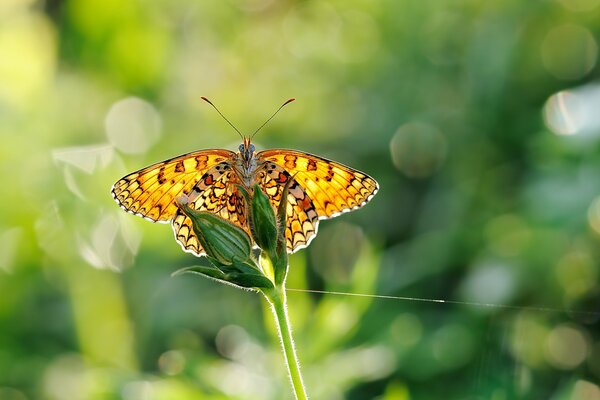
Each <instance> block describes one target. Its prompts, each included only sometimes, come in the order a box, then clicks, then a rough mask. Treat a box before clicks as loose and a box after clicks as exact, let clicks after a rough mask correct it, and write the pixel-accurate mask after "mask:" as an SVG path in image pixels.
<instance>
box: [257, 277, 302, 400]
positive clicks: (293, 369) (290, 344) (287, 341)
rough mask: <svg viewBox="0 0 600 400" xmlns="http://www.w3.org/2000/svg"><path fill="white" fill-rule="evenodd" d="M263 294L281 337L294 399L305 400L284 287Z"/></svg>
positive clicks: (265, 291) (264, 291)
mask: <svg viewBox="0 0 600 400" xmlns="http://www.w3.org/2000/svg"><path fill="white" fill-rule="evenodd" d="M263 294H264V295H265V297H266V298H267V300H268V301H269V303H270V304H271V309H272V310H273V314H274V315H275V320H276V321H277V328H278V329H277V331H278V332H279V338H280V339H281V345H282V347H283V355H284V356H285V362H286V364H287V367H288V372H289V374H290V379H291V381H292V387H293V389H294V394H295V395H296V399H297V400H307V399H308V396H307V395H306V389H305V388H304V383H303V382H302V374H301V373H300V364H299V362H298V356H297V355H296V349H295V348H294V340H293V338H292V330H291V326H290V321H289V319H288V316H287V305H286V296H285V289H284V288H283V287H282V286H278V287H276V288H275V289H270V290H263Z"/></svg>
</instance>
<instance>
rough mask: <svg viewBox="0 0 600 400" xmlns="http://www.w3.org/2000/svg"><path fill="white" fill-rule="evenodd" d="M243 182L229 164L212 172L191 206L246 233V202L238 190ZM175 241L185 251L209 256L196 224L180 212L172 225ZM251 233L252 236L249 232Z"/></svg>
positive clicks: (199, 184)
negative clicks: (195, 229) (222, 219)
mask: <svg viewBox="0 0 600 400" xmlns="http://www.w3.org/2000/svg"><path fill="white" fill-rule="evenodd" d="M238 183H239V180H238V178H237V175H236V174H235V173H234V172H233V170H232V169H231V166H230V165H229V163H227V162H223V163H219V164H217V165H215V166H213V167H212V168H210V169H209V170H208V171H207V172H206V173H205V174H204V175H203V176H202V177H201V178H200V179H199V180H198V182H197V183H196V184H195V185H194V187H193V188H192V190H191V191H190V192H189V194H188V205H189V206H190V207H191V208H192V209H194V210H198V211H208V212H211V213H213V214H216V215H218V216H220V217H221V218H224V219H226V220H228V221H229V222H233V223H234V224H236V225H238V226H240V227H242V228H244V229H246V231H248V227H247V224H246V206H245V204H246V203H245V200H244V198H243V196H242V194H241V193H239V191H238V189H237V185H238ZM172 226H173V231H174V232H175V239H176V240H177V241H178V242H179V244H180V245H181V247H182V248H183V250H184V251H187V252H189V253H193V254H195V255H197V256H201V255H204V254H206V253H205V252H204V249H203V248H202V246H201V245H200V242H199V241H198V237H197V236H196V234H195V233H194V231H193V229H192V221H191V220H190V219H189V217H188V216H187V215H185V214H184V213H183V211H181V209H179V208H178V209H177V211H176V213H175V217H174V218H173V222H172ZM248 233H249V232H248Z"/></svg>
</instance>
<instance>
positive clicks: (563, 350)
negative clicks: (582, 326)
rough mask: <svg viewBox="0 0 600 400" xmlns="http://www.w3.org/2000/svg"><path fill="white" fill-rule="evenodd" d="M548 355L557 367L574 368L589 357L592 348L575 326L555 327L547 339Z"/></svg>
mask: <svg viewBox="0 0 600 400" xmlns="http://www.w3.org/2000/svg"><path fill="white" fill-rule="evenodd" d="M546 349H547V352H546V357H547V359H548V361H549V362H550V363H551V364H552V365H554V366H555V367H556V368H560V369H573V368H575V367H576V366H578V365H579V364H581V363H582V362H583V361H584V360H585V358H586V357H587V355H588V353H589V351H590V348H589V345H588V341H587V339H586V337H585V336H584V335H583V333H581V331H580V330H579V329H577V328H575V327H574V326H571V325H567V324H563V325H559V326H557V327H556V328H554V329H553V330H552V331H551V332H550V334H549V335H548V338H547V341H546Z"/></svg>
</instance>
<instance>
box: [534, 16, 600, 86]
mask: <svg viewBox="0 0 600 400" xmlns="http://www.w3.org/2000/svg"><path fill="white" fill-rule="evenodd" d="M597 57H598V44H597V43H596V40H595V39H594V36H593V35H592V34H591V32H590V31H589V30H588V29H586V28H584V27H582V26H579V25H574V24H566V25H561V26H558V27H555V28H553V29H552V30H551V31H550V32H548V34H547V35H546V37H545V38H544V41H543V43H542V62H543V64H544V66H545V67H546V69H547V70H548V72H550V73H551V74H552V75H554V76H555V77H556V78H559V79H565V80H574V79H580V78H582V77H584V76H585V75H587V74H588V73H589V72H590V71H591V70H592V68H594V65H596V59H597Z"/></svg>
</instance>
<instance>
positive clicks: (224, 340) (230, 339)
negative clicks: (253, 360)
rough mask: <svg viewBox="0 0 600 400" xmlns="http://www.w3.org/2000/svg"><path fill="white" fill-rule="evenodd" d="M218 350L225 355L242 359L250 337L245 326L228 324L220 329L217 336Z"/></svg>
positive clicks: (233, 358)
mask: <svg viewBox="0 0 600 400" xmlns="http://www.w3.org/2000/svg"><path fill="white" fill-rule="evenodd" d="M215 344H216V346H217V351H218V352H219V353H221V355H223V356H224V357H227V358H229V359H232V360H240V359H241V358H243V357H244V355H245V354H246V351H247V350H248V345H249V344H250V338H249V336H248V333H246V331H245V330H244V328H242V327H240V326H237V325H227V326H225V327H223V328H221V329H220V330H219V332H218V333H217V336H216V338H215Z"/></svg>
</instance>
